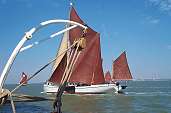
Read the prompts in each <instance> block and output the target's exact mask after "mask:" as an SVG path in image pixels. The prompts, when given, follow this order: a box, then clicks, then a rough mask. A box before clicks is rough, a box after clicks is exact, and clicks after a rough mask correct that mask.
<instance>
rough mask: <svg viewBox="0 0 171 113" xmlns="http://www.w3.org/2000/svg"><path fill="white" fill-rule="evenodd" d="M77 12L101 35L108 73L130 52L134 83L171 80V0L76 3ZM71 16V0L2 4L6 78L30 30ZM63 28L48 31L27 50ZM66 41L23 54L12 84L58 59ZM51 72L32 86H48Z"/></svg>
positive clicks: (1, 0)
mask: <svg viewBox="0 0 171 113" xmlns="http://www.w3.org/2000/svg"><path fill="white" fill-rule="evenodd" d="M75 8H76V10H77V12H78V14H79V16H80V17H81V18H82V19H83V20H84V21H85V23H87V24H88V25H89V26H90V27H92V28H93V29H94V30H96V31H98V32H99V33H100V34H101V47H102V48H101V49H102V57H103V67H104V71H107V70H110V71H111V69H112V61H113V60H115V59H116V58H117V57H118V56H119V55H120V54H121V53H122V52H123V51H125V50H126V52H127V58H128V63H129V66H130V69H131V72H132V75H133V77H134V78H154V77H155V78H171V60H170V59H171V0H139V1H137V0H129V1H125V0H75ZM68 11H69V0H0V42H1V44H0V73H1V72H2V69H3V67H4V65H5V63H6V62H7V59H8V57H9V56H10V54H11V52H12V50H13V49H14V47H15V46H16V45H17V43H18V42H19V40H20V39H21V38H22V36H23V35H24V33H25V32H26V31H28V30H29V29H30V28H32V27H34V26H36V25H38V24H39V23H40V22H42V21H46V20H49V19H67V18H68V13H69V12H68ZM58 26H59V25H58ZM61 27H62V25H60V27H56V26H51V27H48V28H47V29H44V30H42V31H41V32H39V33H37V34H36V35H34V36H33V40H31V41H28V42H27V43H26V44H25V45H27V44H30V43H31V42H34V41H38V40H40V39H43V38H44V37H47V36H49V35H50V33H53V32H55V31H58V30H59V29H60V28H61ZM60 37H61V36H60ZM60 37H57V38H55V39H52V40H49V41H48V42H46V43H44V44H41V45H38V46H37V47H35V48H32V49H30V50H27V51H25V52H23V53H20V54H19V55H18V56H17V58H16V60H15V63H14V65H13V66H12V70H11V71H10V73H9V76H8V78H7V83H17V82H18V81H19V79H20V74H21V72H22V71H24V72H25V73H27V74H28V75H30V74H33V73H34V72H35V71H37V69H39V68H40V67H41V66H43V65H44V64H46V63H47V62H48V61H50V60H51V59H52V58H54V57H55V54H56V51H57V47H58V46H59V42H60V39H61V38H60ZM51 67H52V66H50V67H49V68H48V69H46V70H44V71H43V72H41V73H40V74H39V75H38V76H37V77H36V78H34V79H33V80H32V81H31V82H44V81H46V80H47V79H48V78H49V76H50V74H51Z"/></svg>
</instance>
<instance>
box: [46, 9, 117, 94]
mask: <svg viewBox="0 0 171 113" xmlns="http://www.w3.org/2000/svg"><path fill="white" fill-rule="evenodd" d="M70 20H71V21H75V22H78V23H80V24H83V25H85V23H84V22H83V21H82V20H81V19H80V17H79V16H78V14H77V12H76V11H75V9H74V8H73V7H71V11H70ZM87 27H88V26H87ZM82 32H83V30H82V29H81V28H78V27H77V28H75V29H72V30H70V31H69V32H65V33H64V35H63V39H62V41H61V45H60V47H59V50H58V54H57V56H58V55H60V53H62V52H63V50H64V48H67V47H69V45H72V44H73V42H74V41H75V40H77V39H78V38H79V37H81V35H82ZM85 35H86V36H85V39H86V47H85V48H84V49H83V50H82V51H81V53H80V55H79V57H78V60H77V61H76V63H75V65H74V67H73V71H72V73H71V77H70V79H69V80H68V82H69V84H68V85H69V86H71V85H72V86H74V93H79V94H80V93H84V94H97V93H98V94H99V93H107V92H109V91H115V90H117V86H116V84H105V78H104V73H103V68H102V58H101V47H100V34H99V33H97V32H96V31H94V30H93V29H91V28H90V27H88V29H87V31H86V34H85ZM68 54H70V53H68V52H66V53H65V54H63V55H61V56H60V58H58V59H57V60H56V62H55V64H54V68H53V69H54V70H53V73H52V75H51V77H50V78H49V80H48V81H47V82H46V83H45V84H44V92H46V93H56V92H57V90H58V87H59V84H60V82H61V79H62V77H63V73H64V71H65V68H66V66H67V63H68V62H67V61H68Z"/></svg>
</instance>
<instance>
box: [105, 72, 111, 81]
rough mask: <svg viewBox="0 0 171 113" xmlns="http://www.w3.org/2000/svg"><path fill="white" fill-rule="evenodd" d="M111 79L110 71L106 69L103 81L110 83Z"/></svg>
mask: <svg viewBox="0 0 171 113" xmlns="http://www.w3.org/2000/svg"><path fill="white" fill-rule="evenodd" d="M111 81H112V78H111V75H110V72H109V71H107V72H106V73H105V82H107V83H110V82H111Z"/></svg>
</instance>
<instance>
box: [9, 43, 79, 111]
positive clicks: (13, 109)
mask: <svg viewBox="0 0 171 113" xmlns="http://www.w3.org/2000/svg"><path fill="white" fill-rule="evenodd" d="M79 41H80V40H78V41H76V42H74V43H73V44H72V45H71V46H70V47H69V48H67V49H66V50H65V51H63V52H62V53H61V54H60V55H58V56H56V58H54V59H53V60H51V61H50V62H48V63H47V64H46V65H44V66H43V67H42V68H40V69H39V70H38V71H36V72H35V73H34V74H33V75H32V76H30V77H29V78H28V79H27V80H26V81H24V82H27V81H29V80H31V79H32V78H33V77H35V76H36V75H37V74H38V73H40V72H41V71H42V70H43V69H45V68H46V67H47V66H49V65H50V64H51V63H53V62H54V61H55V60H56V59H57V58H58V57H60V56H61V55H63V54H64V53H66V52H67V51H68V50H70V49H71V48H72V47H73V46H75V44H76V43H79ZM24 82H22V83H21V84H20V85H18V86H16V87H15V88H14V89H13V90H12V91H10V93H9V96H10V101H11V106H12V111H13V113H16V109H15V104H14V101H13V99H12V93H13V92H15V91H16V90H17V89H19V88H20V87H21V86H22V85H23V84H24Z"/></svg>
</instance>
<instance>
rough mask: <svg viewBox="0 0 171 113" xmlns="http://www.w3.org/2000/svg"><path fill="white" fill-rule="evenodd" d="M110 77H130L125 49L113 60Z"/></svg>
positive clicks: (126, 78)
mask: <svg viewBox="0 0 171 113" xmlns="http://www.w3.org/2000/svg"><path fill="white" fill-rule="evenodd" d="M112 79H113V80H131V79H132V75H131V72H130V69H129V66H128V62H127V58H126V52H125V51H124V52H123V53H122V54H121V55H120V56H119V57H118V58H117V59H116V60H115V61H114V62H113V76H112Z"/></svg>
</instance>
